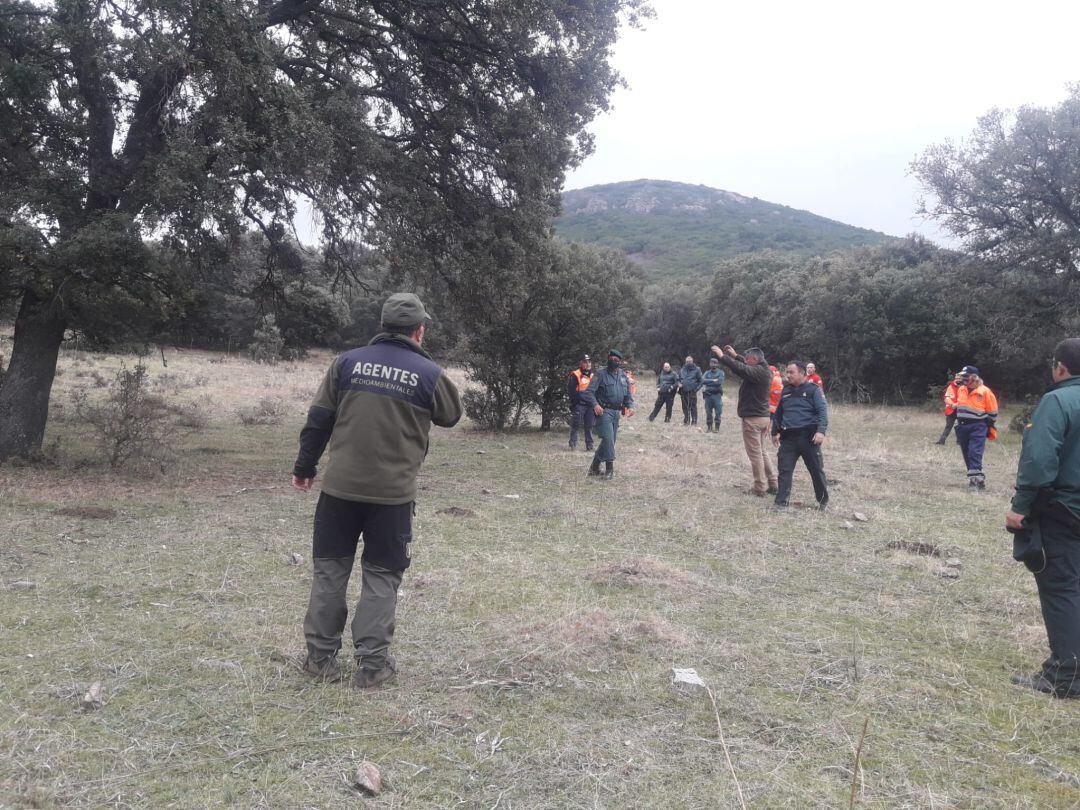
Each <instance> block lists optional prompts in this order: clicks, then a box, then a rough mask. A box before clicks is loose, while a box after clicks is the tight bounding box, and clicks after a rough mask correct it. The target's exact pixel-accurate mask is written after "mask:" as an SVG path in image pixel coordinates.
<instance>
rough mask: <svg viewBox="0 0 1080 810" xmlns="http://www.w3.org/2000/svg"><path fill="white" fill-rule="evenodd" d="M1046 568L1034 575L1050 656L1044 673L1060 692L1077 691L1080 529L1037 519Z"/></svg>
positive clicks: (1079, 690)
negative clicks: (1040, 531) (1040, 530)
mask: <svg viewBox="0 0 1080 810" xmlns="http://www.w3.org/2000/svg"><path fill="white" fill-rule="evenodd" d="M1039 526H1040V528H1041V529H1042V541H1043V550H1044V551H1045V552H1046V567H1045V568H1043V570H1042V571H1041V572H1040V573H1038V574H1036V575H1035V584H1036V585H1037V586H1038V588H1039V604H1040V606H1041V607H1042V615H1043V623H1044V624H1045V625H1046V638H1047V640H1048V641H1049V642H1050V657H1049V658H1048V659H1047V660H1046V661H1045V662H1044V663H1043V675H1044V676H1045V677H1046V678H1047V679H1048V680H1050V681H1051V682H1053V683H1054V685H1055V686H1057V687H1058V689H1059V691H1060V693H1065V692H1072V693H1074V694H1080V529H1077V528H1076V527H1074V526H1069V525H1067V524H1065V523H1063V522H1061V521H1059V520H1055V519H1053V518H1051V517H1049V516H1044V517H1041V518H1039Z"/></svg>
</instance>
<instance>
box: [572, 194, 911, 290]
mask: <svg viewBox="0 0 1080 810" xmlns="http://www.w3.org/2000/svg"><path fill="white" fill-rule="evenodd" d="M555 227H556V230H557V232H558V234H559V235H560V236H561V237H563V238H564V239H568V240H570V241H575V242H586V243H590V244H596V245H603V246H606V247H614V248H619V249H620V250H622V251H624V252H625V253H626V254H627V255H628V256H629V257H630V258H631V259H633V260H634V261H635V262H636V263H637V264H639V265H640V266H641V267H642V269H643V270H644V271H645V272H646V273H647V275H648V276H650V277H652V278H663V277H677V276H687V275H699V274H704V273H708V272H709V271H711V269H712V267H713V265H714V264H716V262H717V261H719V260H720V259H723V258H726V257H728V256H734V255H736V254H739V253H749V252H752V251H755V250H762V249H765V248H772V249H775V250H787V251H798V252H801V253H806V254H808V255H810V254H820V253H827V252H829V251H831V250H837V249H840V248H850V247H859V246H863V245H875V244H880V243H882V242H886V241H889V240H890V239H891V238H892V237H890V236H887V235H886V234H883V233H878V232H877V231H869V230H866V229H864V228H856V227H854V226H852V225H845V224H844V223H842V222H837V221H835V220H832V219H826V218H825V217H820V216H818V215H816V214H811V213H810V212H809V211H800V210H798V209H795V208H788V207H787V206H785V205H777V204H776V203H771V202H765V201H764V200H759V199H756V198H754V197H744V196H742V195H741V194H735V193H733V192H731V191H721V190H719V189H715V188H709V187H708V186H693V185H689V184H687V183H672V182H668V181H664V180H632V181H629V182H624V183H611V184H609V185H603V186H589V187H588V188H583V189H575V190H573V191H567V192H564V193H563V214H562V216H561V217H560V218H559V219H557V220H556V221H555Z"/></svg>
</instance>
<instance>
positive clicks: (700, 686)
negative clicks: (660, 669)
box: [671, 667, 705, 692]
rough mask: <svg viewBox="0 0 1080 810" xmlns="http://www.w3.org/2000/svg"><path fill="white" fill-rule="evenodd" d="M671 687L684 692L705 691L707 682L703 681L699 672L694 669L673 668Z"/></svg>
mask: <svg viewBox="0 0 1080 810" xmlns="http://www.w3.org/2000/svg"><path fill="white" fill-rule="evenodd" d="M671 685H672V686H674V687H675V688H676V689H678V690H680V691H682V692H703V691H705V681H703V680H702V679H701V676H700V675H698V674H697V670H696V669H693V668H687V669H680V668H678V667H672V669H671Z"/></svg>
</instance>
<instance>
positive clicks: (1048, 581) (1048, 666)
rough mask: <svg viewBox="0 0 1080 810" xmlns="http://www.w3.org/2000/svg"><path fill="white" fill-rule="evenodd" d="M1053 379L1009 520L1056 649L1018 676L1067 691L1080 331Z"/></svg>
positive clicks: (1078, 676)
mask: <svg viewBox="0 0 1080 810" xmlns="http://www.w3.org/2000/svg"><path fill="white" fill-rule="evenodd" d="M1051 369H1052V371H1051V373H1052V375H1053V379H1054V384H1053V385H1052V386H1050V389H1049V390H1048V391H1047V392H1046V394H1044V395H1043V398H1042V399H1041V400H1039V404H1038V406H1037V407H1036V408H1035V412H1034V413H1033V414H1032V416H1031V423H1030V424H1029V425H1028V426H1027V428H1026V429H1025V431H1024V443H1023V449H1022V450H1021V452H1020V462H1019V464H1018V465H1017V471H1016V494H1015V495H1014V496H1013V499H1012V505H1011V508H1010V509H1009V511H1008V512H1006V513H1005V528H1006V529H1008V530H1009V531H1011V532H1013V533H1014V534H1015V535H1016V539H1015V540H1014V543H1013V556H1015V557H1016V558H1017V559H1018V560H1022V561H1023V562H1024V564H1025V565H1027V567H1028V568H1029V569H1031V571H1032V572H1033V573H1034V574H1035V584H1036V586H1037V587H1038V590H1039V603H1040V606H1041V607H1042V615H1043V623H1044V624H1045V625H1046V636H1047V640H1048V641H1049V644H1050V657H1049V658H1047V659H1046V661H1045V662H1043V665H1042V667H1041V668H1040V669H1039V671H1038V672H1036V673H1034V674H1033V675H1015V676H1013V678H1012V681H1013V683H1015V684H1019V685H1020V686H1024V687H1027V688H1029V689H1034V690H1035V691H1037V692H1045V693H1047V694H1050V695H1055V696H1057V697H1062V698H1075V697H1080V338H1069V339H1067V340H1063V341H1062V342H1061V343H1059V344H1058V345H1057V347H1056V348H1055V349H1054V357H1053V359H1052V360H1051Z"/></svg>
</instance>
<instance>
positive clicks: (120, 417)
mask: <svg viewBox="0 0 1080 810" xmlns="http://www.w3.org/2000/svg"><path fill="white" fill-rule="evenodd" d="M73 399H74V403H75V413H76V415H77V416H78V418H79V420H80V421H81V422H82V423H83V424H86V425H88V426H89V427H90V429H91V430H92V431H93V432H94V433H95V434H96V439H97V443H98V447H99V448H100V451H101V455H102V457H103V458H104V459H105V460H106V461H107V462H108V464H109V466H110V467H112V468H114V469H115V468H117V467H120V466H122V465H124V464H125V463H127V462H128V461H132V460H158V461H161V460H163V459H164V458H165V456H166V455H167V449H168V447H169V443H168V438H169V433H170V427H171V424H170V422H171V420H170V416H171V415H172V414H171V412H170V408H169V406H168V405H167V404H166V402H165V400H164V399H163V398H162V397H160V396H157V395H156V394H152V393H150V391H149V385H148V377H147V372H146V366H145V365H143V364H142V363H139V364H138V365H136V366H135V368H133V369H131V370H130V371H129V370H128V369H127V368H126V367H124V366H121V367H120V370H119V371H118V372H116V378H115V380H114V381H113V387H112V390H111V391H110V392H109V395H108V397H107V398H106V399H105V401H104V402H103V403H101V404H99V405H93V404H91V403H90V402H89V400H88V398H87V396H86V393H85V392H83V391H80V392H78V393H76V394H75V395H74V398H73Z"/></svg>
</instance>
